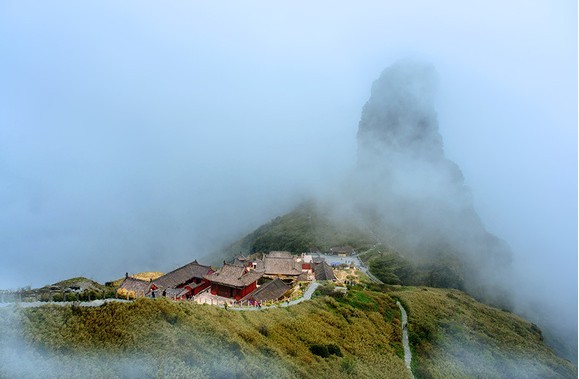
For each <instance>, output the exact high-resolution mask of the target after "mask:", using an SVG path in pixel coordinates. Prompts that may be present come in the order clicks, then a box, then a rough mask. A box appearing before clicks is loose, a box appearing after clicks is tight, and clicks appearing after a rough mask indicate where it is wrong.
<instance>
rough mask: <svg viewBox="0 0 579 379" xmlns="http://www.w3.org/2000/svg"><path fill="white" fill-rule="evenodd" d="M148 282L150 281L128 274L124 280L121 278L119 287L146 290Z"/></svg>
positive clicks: (136, 290)
mask: <svg viewBox="0 0 579 379" xmlns="http://www.w3.org/2000/svg"><path fill="white" fill-rule="evenodd" d="M150 284H151V283H150V282H148V281H146V280H141V279H137V278H133V277H132V276H129V277H126V278H125V280H123V282H122V283H121V286H120V287H119V288H122V289H125V290H127V291H135V292H141V291H142V292H147V291H148V290H149V285H150Z"/></svg>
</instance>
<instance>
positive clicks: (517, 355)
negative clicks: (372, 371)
mask: <svg viewBox="0 0 579 379" xmlns="http://www.w3.org/2000/svg"><path fill="white" fill-rule="evenodd" d="M397 295H398V296H399V297H400V299H401V301H402V302H403V303H404V304H405V306H406V309H407V310H408V313H409V333H410V340H411V344H413V349H414V353H415V355H414V357H413V358H415V360H414V370H415V373H416V374H418V375H417V376H418V377H420V378H494V377H502V378H574V377H575V378H576V377H577V368H576V367H574V366H573V365H572V364H570V363H569V362H568V361H565V360H563V359H561V358H559V357H557V356H555V355H554V353H553V352H552V351H551V350H549V349H548V348H547V347H546V346H545V345H544V344H543V341H542V337H541V332H540V330H539V329H538V328H537V327H536V326H535V325H533V324H531V323H530V322H528V321H526V320H524V319H522V318H520V317H517V316H516V315H513V314H512V313H509V312H505V311H502V310H499V309H496V308H492V307H489V306H486V305H484V304H482V303H479V302H477V301H476V300H474V299H473V298H471V297H470V296H468V295H466V294H464V293H463V292H460V291H457V290H442V289H434V288H415V287H414V288H409V289H407V290H405V291H400V292H398V294H397Z"/></svg>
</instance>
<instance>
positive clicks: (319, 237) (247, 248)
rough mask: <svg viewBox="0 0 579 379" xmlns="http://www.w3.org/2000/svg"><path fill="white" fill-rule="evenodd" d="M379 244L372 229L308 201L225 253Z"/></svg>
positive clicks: (303, 250) (237, 243) (368, 246)
mask: <svg viewBox="0 0 579 379" xmlns="http://www.w3.org/2000/svg"><path fill="white" fill-rule="evenodd" d="M376 242H379V241H377V240H376V238H375V237H374V236H373V235H372V232H371V231H370V230H362V229H361V228H360V227H359V226H356V225H354V224H353V223H349V222H347V221H346V220H344V221H339V220H336V219H335V218H333V217H331V215H330V214H329V210H324V209H321V208H319V207H318V206H316V205H314V203H313V202H306V203H303V204H301V205H300V206H298V207H297V208H296V209H295V210H294V211H292V212H290V213H288V214H286V215H283V216H280V217H277V218H275V219H274V220H272V221H270V222H268V223H266V224H264V225H262V226H261V227H259V228H258V229H256V230H255V231H253V232H252V233H250V234H248V235H247V236H245V237H244V238H242V239H241V240H239V241H237V242H235V243H233V244H232V245H231V246H229V247H228V248H226V249H225V251H224V252H223V254H224V255H225V256H226V257H230V256H232V255H235V254H239V253H242V254H247V253H255V252H269V251H276V250H283V251H291V252H294V253H302V252H306V251H309V250H310V249H311V248H315V249H319V250H320V251H326V250H328V249H330V248H331V247H333V246H342V245H350V246H353V247H355V248H358V249H367V248H370V247H371V246H373V245H374V244H376Z"/></svg>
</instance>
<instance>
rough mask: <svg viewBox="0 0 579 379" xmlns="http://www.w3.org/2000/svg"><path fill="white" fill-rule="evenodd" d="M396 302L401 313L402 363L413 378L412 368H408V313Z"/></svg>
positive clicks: (409, 355)
mask: <svg viewBox="0 0 579 379" xmlns="http://www.w3.org/2000/svg"><path fill="white" fill-rule="evenodd" d="M396 304H397V305H398V308H400V313H402V345H403V346H404V363H406V367H407V368H408V371H410V376H411V377H412V378H413V379H414V375H413V374H412V369H411V368H410V362H411V361H412V352H411V351H410V344H409V343H408V315H407V314H406V310H405V309H404V307H403V306H402V304H400V302H399V301H397V302H396Z"/></svg>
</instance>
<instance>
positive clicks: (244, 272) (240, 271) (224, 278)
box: [205, 263, 263, 288]
mask: <svg viewBox="0 0 579 379" xmlns="http://www.w3.org/2000/svg"><path fill="white" fill-rule="evenodd" d="M262 276H263V271H256V270H249V269H248V268H247V267H243V266H237V265H233V264H230V263H224V264H223V267H222V268H221V270H219V272H216V273H213V274H209V275H205V279H207V280H209V281H210V282H212V283H217V284H222V285H225V286H228V287H236V288H243V287H246V286H248V285H250V284H251V283H253V282H255V281H257V280H258V279H259V278H261V277H262Z"/></svg>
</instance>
